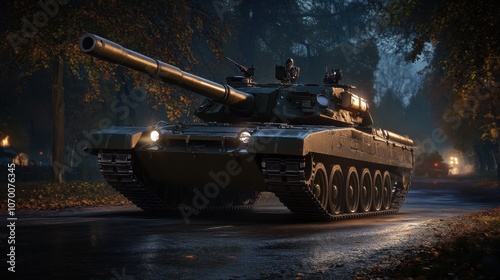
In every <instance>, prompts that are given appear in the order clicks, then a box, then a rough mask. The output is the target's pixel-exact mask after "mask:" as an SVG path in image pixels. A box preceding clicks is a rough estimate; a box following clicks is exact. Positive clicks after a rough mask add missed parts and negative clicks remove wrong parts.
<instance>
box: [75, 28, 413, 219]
mask: <svg viewBox="0 0 500 280" xmlns="http://www.w3.org/2000/svg"><path fill="white" fill-rule="evenodd" d="M79 47H80V49H81V51H82V52H83V53H85V54H88V55H91V56H94V57H97V58H99V59H102V60H105V61H108V62H110V63H115V64H119V65H122V66H124V67H128V68H131V69H134V70H136V71H140V72H143V73H144V74H146V75H149V76H151V77H153V78H155V79H158V80H161V81H163V82H164V83H166V84H167V85H166V86H168V85H175V86H178V87H181V88H183V89H187V90H190V91H192V92H194V93H197V94H200V95H203V96H204V97H206V99H205V100H204V101H203V103H202V104H201V106H199V107H198V108H197V109H196V111H195V115H196V116H197V117H198V118H199V119H201V120H202V121H203V123H193V124H170V123H166V122H163V121H162V122H158V123H157V124H156V125H149V126H144V127H137V126H123V127H110V128H104V129H101V130H96V131H94V132H92V133H90V134H89V135H88V136H87V140H88V141H87V142H88V143H89V144H88V146H87V148H86V151H87V152H88V153H91V154H95V155H97V158H98V163H99V167H100V171H101V173H102V175H103V177H104V179H105V180H106V181H107V182H108V183H109V185H111V186H112V187H113V188H115V189H116V190H117V191H119V192H120V193H122V194H123V195H124V196H125V197H127V198H128V199H129V200H131V201H132V202H133V203H134V204H135V205H137V206H138V207H140V208H142V209H143V210H146V211H175V212H178V213H180V214H181V215H182V217H183V218H184V219H185V220H186V222H189V218H190V217H192V216H193V215H197V214H199V213H200V212H202V211H213V210H249V209H251V208H252V207H253V205H254V204H255V203H256V202H257V200H258V199H259V197H260V193H261V192H272V193H274V194H275V195H276V196H277V197H278V198H279V200H280V201H281V202H282V203H283V204H284V205H285V206H286V207H287V208H288V209H289V210H290V211H291V212H293V213H294V214H295V215H297V216H298V217H301V218H304V219H309V220H339V219H346V218H356V217H365V216H371V215H377V214H389V213H395V212H397V211H398V209H399V208H400V207H401V205H402V203H403V201H404V199H405V197H406V195H407V193H408V190H409V187H410V183H411V172H412V169H413V167H414V149H413V141H412V140H411V139H410V138H408V137H407V136H402V135H398V134H396V133H394V132H390V131H387V130H383V129H378V128H373V127H372V124H373V120H372V117H371V116H370V113H369V106H368V103H367V101H366V100H365V99H363V98H361V97H360V96H358V95H356V94H354V93H353V90H354V89H355V87H354V86H351V85H345V84H341V83H340V81H341V79H342V72H341V71H340V70H339V69H334V70H332V71H331V72H330V73H329V72H327V73H326V74H325V77H324V79H323V83H324V84H322V85H318V84H295V83H291V82H290V80H289V79H287V72H286V69H285V67H284V66H276V79H277V80H278V82H276V83H273V84H259V83H256V82H254V81H253V79H252V78H253V73H254V70H255V69H254V68H253V67H252V68H246V67H244V66H242V65H239V64H237V63H236V62H234V61H232V62H233V63H235V64H236V65H237V66H238V67H239V68H240V70H241V71H242V72H243V73H244V76H234V77H227V78H226V79H225V83H217V82H214V81H210V80H207V79H204V78H202V77H198V76H196V75H193V74H191V73H188V72H185V71H182V70H180V69H179V68H177V67H175V66H173V65H170V64H168V63H165V62H162V61H159V60H156V59H154V58H150V57H148V56H145V55H143V54H140V53H137V52H135V51H132V50H129V49H126V48H124V47H122V46H120V45H118V44H117V43H114V42H112V41H110V40H107V39H104V38H102V37H99V36H96V35H94V34H86V35H84V36H82V37H81V38H80V42H79ZM297 73H299V71H297Z"/></svg>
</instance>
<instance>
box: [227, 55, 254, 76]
mask: <svg viewBox="0 0 500 280" xmlns="http://www.w3.org/2000/svg"><path fill="white" fill-rule="evenodd" d="M226 59H227V60H229V61H231V62H232V63H233V64H234V65H236V66H238V68H239V69H240V71H241V72H242V73H243V74H244V75H245V78H248V79H252V78H253V75H254V74H255V68H254V67H253V65H252V67H250V68H247V67H245V66H243V65H241V64H239V63H238V62H236V61H234V60H232V59H230V58H229V57H226Z"/></svg>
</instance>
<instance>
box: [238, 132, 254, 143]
mask: <svg viewBox="0 0 500 280" xmlns="http://www.w3.org/2000/svg"><path fill="white" fill-rule="evenodd" d="M251 137H252V134H250V132H248V131H243V132H241V133H240V135H239V136H238V138H239V139H240V141H241V143H243V144H247V143H248V142H250V138H251Z"/></svg>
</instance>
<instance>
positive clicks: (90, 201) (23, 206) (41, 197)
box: [0, 182, 131, 210]
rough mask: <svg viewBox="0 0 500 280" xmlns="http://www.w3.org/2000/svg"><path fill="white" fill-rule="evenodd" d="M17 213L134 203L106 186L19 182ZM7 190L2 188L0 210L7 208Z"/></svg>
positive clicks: (17, 186) (16, 191)
mask: <svg viewBox="0 0 500 280" xmlns="http://www.w3.org/2000/svg"><path fill="white" fill-rule="evenodd" d="M15 186H16V188H15V189H16V190H15V197H14V200H15V209H16V210H43V209H63V208H70V207H96V206H119V205H129V204H131V203H130V201H129V200H127V199H126V198H125V197H124V196H123V195H121V194H120V193H118V192H117V191H116V190H114V189H113V188H112V187H110V186H108V185H107V184H105V183H88V182H73V183H47V182H26V183H16V184H15ZM7 192H8V190H7V188H1V189H0V197H2V198H5V199H2V200H0V208H2V209H6V208H7V206H8V204H7V203H8V201H7Z"/></svg>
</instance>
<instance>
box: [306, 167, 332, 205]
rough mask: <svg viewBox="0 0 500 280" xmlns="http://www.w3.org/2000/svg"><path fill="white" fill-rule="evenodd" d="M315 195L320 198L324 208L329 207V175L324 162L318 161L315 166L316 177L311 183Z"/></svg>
mask: <svg viewBox="0 0 500 280" xmlns="http://www.w3.org/2000/svg"><path fill="white" fill-rule="evenodd" d="M310 187H311V190H312V192H313V194H314V196H315V197H316V198H317V199H318V200H319V202H320V203H321V206H323V208H325V209H327V208H328V196H329V191H328V175H327V173H326V168H325V166H324V165H323V164H322V163H317V164H316V166H315V167H314V179H313V181H312V184H311V186H310Z"/></svg>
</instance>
